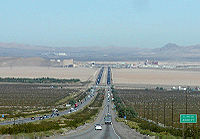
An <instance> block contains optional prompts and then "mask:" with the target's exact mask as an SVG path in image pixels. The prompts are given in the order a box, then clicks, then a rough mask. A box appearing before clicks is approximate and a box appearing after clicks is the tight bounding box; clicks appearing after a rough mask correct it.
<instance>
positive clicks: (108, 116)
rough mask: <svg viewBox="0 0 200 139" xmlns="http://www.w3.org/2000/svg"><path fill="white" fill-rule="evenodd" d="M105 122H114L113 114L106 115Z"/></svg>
mask: <svg viewBox="0 0 200 139" xmlns="http://www.w3.org/2000/svg"><path fill="white" fill-rule="evenodd" d="M104 122H105V124H109V125H111V124H112V117H111V114H107V115H106V116H105V117H104Z"/></svg>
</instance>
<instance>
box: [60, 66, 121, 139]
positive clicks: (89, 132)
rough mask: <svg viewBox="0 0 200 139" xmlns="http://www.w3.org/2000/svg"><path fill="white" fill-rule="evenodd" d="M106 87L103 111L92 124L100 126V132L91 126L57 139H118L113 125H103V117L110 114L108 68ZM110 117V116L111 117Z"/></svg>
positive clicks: (109, 75)
mask: <svg viewBox="0 0 200 139" xmlns="http://www.w3.org/2000/svg"><path fill="white" fill-rule="evenodd" d="M106 79H107V85H106V86H105V91H106V93H105V99H104V103H103V110H102V111H101V112H100V113H99V116H98V117H97V119H96V120H95V123H94V124H101V125H102V130H95V126H94V125H91V126H90V127H89V128H88V129H85V130H83V131H81V132H78V133H73V134H71V135H68V136H66V137H59V139H65V138H67V139H68V138H69V139H80V138H81V139H94V138H95V139H120V137H119V135H117V134H116V132H115V129H114V127H113V124H105V121H104V117H105V116H106V115H108V114H111V110H112V105H111V98H110V95H111V87H110V85H111V69H110V67H108V70H107V78H106ZM111 116H112V115H111Z"/></svg>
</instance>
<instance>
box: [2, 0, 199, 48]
mask: <svg viewBox="0 0 200 139" xmlns="http://www.w3.org/2000/svg"><path fill="white" fill-rule="evenodd" d="M199 6H200V0H2V1H1V2H0V42H17V43H26V44H39V45H47V46H128V47H130V46H133V47H161V46H163V45H165V44H166V43H168V42H173V43H177V44H180V45H192V44H200V8H199Z"/></svg>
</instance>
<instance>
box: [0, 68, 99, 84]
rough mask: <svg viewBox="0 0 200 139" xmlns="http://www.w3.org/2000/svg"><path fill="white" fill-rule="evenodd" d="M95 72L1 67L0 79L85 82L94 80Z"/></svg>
mask: <svg viewBox="0 0 200 139" xmlns="http://www.w3.org/2000/svg"><path fill="white" fill-rule="evenodd" d="M95 72H96V70H95V69H90V68H60V67H58V68H56V67H49V68H48V67H1V68H0V77H15V78H18V77H19V78H40V77H50V78H60V79H71V78H74V79H80V80H81V81H87V80H88V79H89V78H90V79H92V80H94V76H93V75H94V74H95Z"/></svg>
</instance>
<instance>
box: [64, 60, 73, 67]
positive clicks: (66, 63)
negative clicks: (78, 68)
mask: <svg viewBox="0 0 200 139" xmlns="http://www.w3.org/2000/svg"><path fill="white" fill-rule="evenodd" d="M63 67H74V60H73V59H64V60H63Z"/></svg>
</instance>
